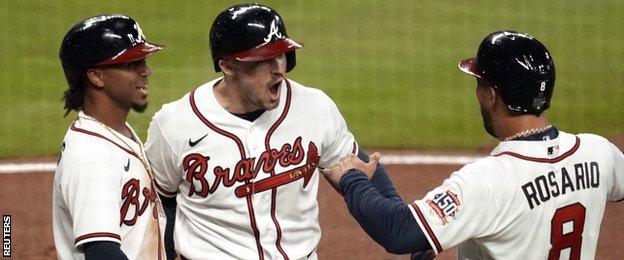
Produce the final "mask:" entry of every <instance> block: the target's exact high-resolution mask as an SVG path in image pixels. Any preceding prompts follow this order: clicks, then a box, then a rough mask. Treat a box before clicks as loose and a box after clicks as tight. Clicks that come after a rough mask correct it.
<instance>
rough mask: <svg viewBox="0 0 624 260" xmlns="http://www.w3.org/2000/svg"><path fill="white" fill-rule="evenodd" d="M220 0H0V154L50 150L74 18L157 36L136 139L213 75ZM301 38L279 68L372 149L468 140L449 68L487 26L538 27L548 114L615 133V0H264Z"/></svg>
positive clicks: (459, 84)
mask: <svg viewBox="0 0 624 260" xmlns="http://www.w3.org/2000/svg"><path fill="white" fill-rule="evenodd" d="M234 3H235V2H232V1H164V0H163V1H119V0H115V1H43V0H36V1H35V0H33V1H3V3H2V5H1V6H0V17H2V22H1V23H0V33H1V35H2V37H0V43H1V44H0V46H2V50H1V52H2V53H1V55H0V57H1V59H0V68H1V69H0V86H1V87H0V91H1V93H0V111H2V112H0V113H1V115H2V116H1V118H0V125H1V127H0V136H2V137H1V138H0V157H19V156H43V155H54V154H57V148H58V146H59V144H60V142H61V139H62V137H63V135H64V133H65V131H66V129H67V126H68V124H69V122H70V121H71V119H72V118H73V117H74V116H75V114H71V115H70V116H68V117H67V118H63V117H62V116H63V112H64V111H63V109H62V106H63V104H62V103H61V95H62V92H63V91H64V90H65V88H66V83H65V79H64V77H63V73H62V69H61V67H60V62H59V59H58V49H59V46H60V42H61V40H62V37H63V36H64V34H65V33H66V32H67V30H69V28H70V27H71V26H72V25H73V24H75V23H76V22H77V21H79V20H81V19H83V18H85V17H88V16H92V15H96V14H100V13H107V12H120V13H124V14H128V15H130V16H132V17H134V18H135V19H137V20H138V21H139V23H140V24H141V26H142V28H143V31H144V32H145V33H146V35H147V36H148V39H149V40H151V41H154V42H158V43H163V44H165V45H167V49H165V50H164V51H162V52H161V53H160V54H158V55H155V56H153V57H152V58H150V61H149V63H150V65H151V68H152V70H153V71H154V74H153V75H152V77H151V78H150V90H151V92H150V108H149V109H148V110H147V111H146V112H145V114H131V116H130V119H129V121H130V123H131V124H132V125H133V126H134V128H135V129H136V130H138V132H139V133H140V135H141V136H142V137H145V133H146V129H147V125H148V123H149V121H150V119H151V116H152V115H153V113H154V112H156V111H157V110H158V109H159V108H160V106H161V104H163V103H165V102H169V101H172V100H175V99H178V98H179V97H180V96H181V95H183V94H184V93H185V92H187V91H189V90H191V89H192V88H194V87H196V86H198V85H199V84H201V83H203V82H206V81H208V80H210V79H212V78H214V77H215V76H217V74H215V73H214V70H213V68H212V64H211V60H210V53H209V49H208V30H209V27H210V25H211V23H212V21H213V19H214V17H215V16H216V14H217V13H218V12H219V11H220V10H222V9H225V8H226V7H228V6H230V5H232V4H234ZM263 3H265V4H268V5H270V6H272V7H274V8H276V9H277V10H278V11H279V12H280V13H281V14H282V16H283V17H284V19H285V20H286V25H287V28H288V32H289V34H290V36H291V37H292V38H294V39H297V40H299V41H302V42H304V44H305V47H304V48H303V49H301V50H299V51H297V68H296V69H295V70H294V71H293V72H292V73H291V74H290V75H289V77H290V78H292V79H294V80H296V81H299V82H301V83H303V84H305V85H308V86H313V87H317V88H320V89H322V90H324V91H325V92H327V93H328V94H329V95H330V96H331V97H333V98H334V100H335V102H336V103H337V104H338V106H339V107H340V109H341V111H342V112H343V114H344V116H345V118H346V119H347V122H348V124H349V126H350V128H351V130H352V132H354V134H355V135H356V137H357V138H358V140H359V142H360V143H361V144H362V145H363V146H365V147H379V148H430V147H439V148H470V147H475V146H479V145H482V144H483V143H485V142H487V141H488V140H490V139H489V137H488V136H487V135H486V134H485V133H484V131H483V130H482V127H481V118H480V116H479V112H478V108H477V104H476V101H475V99H474V85H475V82H474V80H473V79H471V78H470V77H467V76H464V75H463V74H461V73H460V72H458V71H457V70H456V64H457V61H458V60H459V59H462V58H465V57H468V56H473V55H474V54H475V52H476V49H477V46H478V44H479V42H480V41H481V39H482V38H483V37H484V36H485V35H487V34H488V33H490V32H492V31H495V30H499V29H516V30H519V31H525V32H528V33H530V34H533V35H534V36H536V37H538V38H539V39H540V40H541V41H542V42H543V43H544V44H545V45H546V46H548V47H549V49H550V50H551V52H552V54H553V56H554V59H555V62H556V65H557V87H556V88H555V96H554V98H553V101H552V108H551V109H550V110H549V112H548V115H549V116H550V119H551V120H552V121H553V122H554V123H555V124H556V125H557V126H559V127H560V128H562V129H565V130H567V131H569V132H595V133H598V134H602V135H605V136H614V135H620V134H623V133H624V123H623V122H622V120H621V118H622V116H623V112H624V102H622V101H624V51H623V50H624V47H623V46H622V42H624V31H623V30H621V29H617V28H621V27H622V25H623V22H622V18H621V14H623V13H624V2H622V1H616V0H605V1H598V2H596V1H590V0H577V1H563V0H556V1H536V0H530V1H483V0H478V1H451V0H427V1H409V0H402V1H373V0H357V1H356V0H350V1H332V0H315V1H263Z"/></svg>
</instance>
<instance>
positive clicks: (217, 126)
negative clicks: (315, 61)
mask: <svg viewBox="0 0 624 260" xmlns="http://www.w3.org/2000/svg"><path fill="white" fill-rule="evenodd" d="M219 80H221V79H216V80H213V81H211V82H208V83H206V84H204V85H202V86H200V87H198V88H197V89H195V90H194V91H192V92H191V93H189V94H187V95H185V96H184V97H183V98H182V99H180V100H178V101H175V102H172V103H170V104H166V105H164V106H163V108H162V109H161V110H160V111H159V112H158V113H156V115H155V116H154V118H153V120H152V122H151V124H150V127H149V131H148V140H147V143H146V149H147V155H148V158H149V159H150V163H151V164H152V167H153V169H154V174H155V179H156V185H157V189H158V191H159V193H160V194H162V195H164V196H174V195H176V194H177V199H176V200H177V203H178V209H177V211H176V221H175V231H174V240H175V246H176V251H177V252H178V253H180V254H181V255H183V256H184V257H186V258H189V259H303V258H307V257H311V258H315V253H314V252H315V248H316V246H317V244H318V241H319V239H320V236H321V230H320V227H319V224H318V205H317V201H316V197H317V189H318V179H319V173H318V170H317V167H321V168H326V167H331V166H332V165H333V164H335V163H336V162H338V160H339V159H340V158H342V157H344V156H345V155H347V154H349V153H355V152H356V151H357V145H356V142H355V140H354V137H353V135H352V134H351V133H350V132H349V131H348V129H347V126H346V123H345V120H344V119H343V117H342V115H341V114H340V112H339V110H338V108H337V107H336V105H335V104H334V102H333V101H332V100H331V99H330V98H329V97H328V96H327V95H325V94H324V93H323V92H322V91H320V90H317V89H312V88H307V87H304V86H302V85H300V84H298V83H296V82H294V81H291V80H284V81H282V84H281V85H280V103H279V105H278V107H277V108H275V109H272V110H268V111H265V112H264V113H263V114H262V115H261V116H260V117H258V118H257V119H256V120H254V121H253V122H250V121H247V120H244V119H241V118H239V117H237V116H235V115H232V114H230V113H229V112H227V111H226V110H225V109H224V108H223V107H221V106H220V105H219V103H218V102H217V100H216V98H215V95H214V92H213V87H214V86H215V85H216V83H218V82H219Z"/></svg>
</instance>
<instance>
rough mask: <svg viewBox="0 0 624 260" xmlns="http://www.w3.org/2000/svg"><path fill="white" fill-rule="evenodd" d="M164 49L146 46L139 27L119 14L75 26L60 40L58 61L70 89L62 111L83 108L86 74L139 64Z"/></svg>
mask: <svg viewBox="0 0 624 260" xmlns="http://www.w3.org/2000/svg"><path fill="white" fill-rule="evenodd" d="M163 47H164V46H162V45H158V44H153V43H149V42H147V41H146V39H145V35H143V31H142V30H141V27H139V24H138V23H137V22H136V21H134V20H133V19H132V18H130V17H128V16H125V15H121V14H103V15H98V16H94V17H90V18H87V19H85V20H83V21H81V22H79V23H78V24H76V25H74V27H72V28H71V29H70V30H69V32H67V34H66V35H65V38H63V42H62V43H61V49H60V52H59V57H60V58H61V64H62V65H63V71H64V72H65V78H66V79H67V83H68V84H69V89H68V90H67V91H66V92H65V95H64V97H63V99H64V100H65V109H67V112H69V110H77V109H80V108H81V107H82V93H83V90H82V87H83V84H84V82H85V80H86V76H85V72H86V71H87V70H89V69H91V68H95V67H96V66H101V65H109V64H118V63H126V62H130V61H135V60H140V59H143V58H145V57H146V56H148V55H150V54H152V53H154V52H156V51H158V50H160V49H162V48H163Z"/></svg>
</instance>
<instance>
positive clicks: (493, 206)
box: [410, 132, 624, 259]
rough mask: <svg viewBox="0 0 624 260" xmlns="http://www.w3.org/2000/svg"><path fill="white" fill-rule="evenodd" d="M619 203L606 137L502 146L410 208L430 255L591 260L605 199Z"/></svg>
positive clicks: (616, 170) (619, 172) (620, 175)
mask: <svg viewBox="0 0 624 260" xmlns="http://www.w3.org/2000/svg"><path fill="white" fill-rule="evenodd" d="M622 199H624V155H622V152H620V150H618V149H617V147H615V146H614V145H613V144H611V143H610V142H609V141H607V140H606V139H604V138H602V137H599V136H596V135H591V134H579V135H571V134H567V133H564V132H559V136H558V137H557V138H555V139H552V140H546V141H507V142H501V143H500V144H499V145H498V147H496V148H495V149H494V150H493V151H492V153H491V156H488V157H486V158H484V159H481V160H479V161H476V162H474V163H471V164H468V165H466V166H465V167H463V168H462V169H460V170H459V171H457V172H455V173H453V174H452V175H451V177H450V178H448V179H447V180H445V181H444V183H443V184H442V185H441V186H439V187H437V188H435V189H434V190H433V191H431V192H429V193H428V194H427V195H426V196H425V197H424V198H423V199H422V200H417V201H415V202H414V203H413V204H411V207H410V209H411V210H412V213H413V214H414V217H415V218H416V221H417V222H418V224H419V225H420V227H421V229H422V230H423V232H424V233H425V236H426V237H427V239H428V240H429V243H430V244H431V247H432V248H433V249H434V250H435V251H436V253H439V252H441V251H442V250H444V249H448V248H451V247H453V246H455V245H458V244H459V258H460V259H593V258H594V257H595V252H596V243H597V240H598V232H599V230H600V223H601V221H602V215H603V212H604V208H605V203H606V201H608V200H610V201H618V200H622Z"/></svg>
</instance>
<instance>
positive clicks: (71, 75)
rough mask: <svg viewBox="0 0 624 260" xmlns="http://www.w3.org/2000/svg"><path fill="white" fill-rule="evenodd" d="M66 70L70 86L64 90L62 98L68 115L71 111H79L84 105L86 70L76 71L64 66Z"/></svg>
mask: <svg viewBox="0 0 624 260" xmlns="http://www.w3.org/2000/svg"><path fill="white" fill-rule="evenodd" d="M63 69H64V71H65V77H66V78H67V84H68V85H69V88H68V89H67V90H65V92H63V98H62V100H63V101H64V102H65V106H64V107H63V108H64V109H65V115H63V117H66V116H67V115H68V114H69V112H71V111H72V110H74V111H78V110H80V109H82V105H83V103H84V93H85V89H84V83H85V80H86V78H85V72H84V71H76V70H72V69H71V68H68V67H63Z"/></svg>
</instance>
